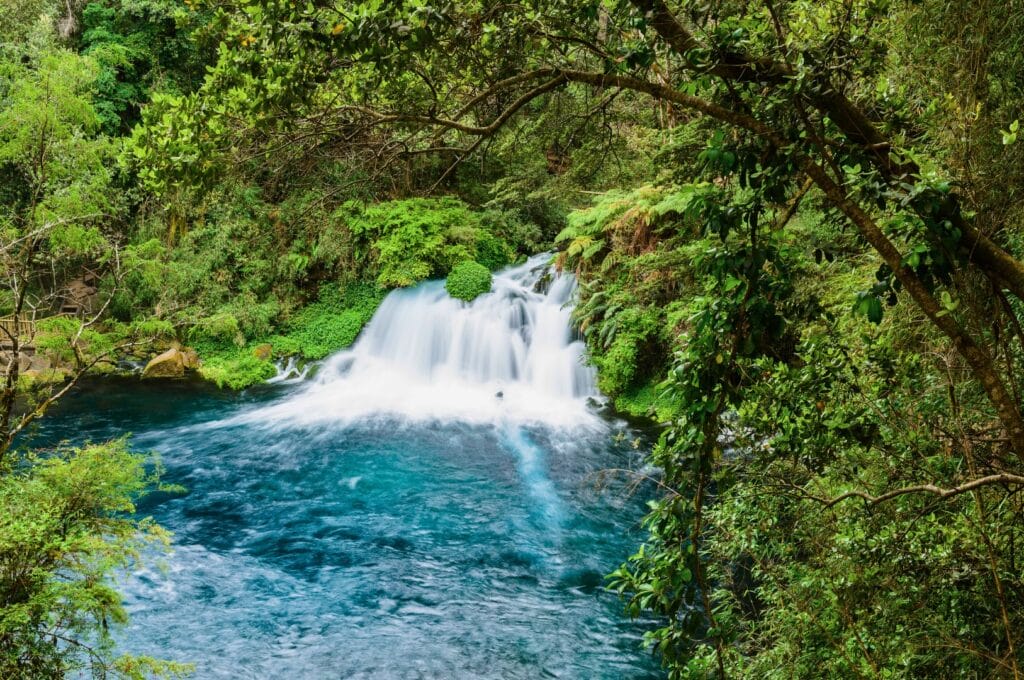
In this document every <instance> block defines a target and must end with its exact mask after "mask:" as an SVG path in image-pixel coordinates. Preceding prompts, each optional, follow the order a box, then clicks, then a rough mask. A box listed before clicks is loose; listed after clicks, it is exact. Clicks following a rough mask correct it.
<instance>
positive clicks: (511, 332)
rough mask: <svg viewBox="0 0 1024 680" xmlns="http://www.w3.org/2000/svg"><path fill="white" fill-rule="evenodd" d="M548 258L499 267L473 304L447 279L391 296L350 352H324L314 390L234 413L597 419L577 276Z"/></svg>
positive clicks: (297, 417)
mask: <svg viewBox="0 0 1024 680" xmlns="http://www.w3.org/2000/svg"><path fill="white" fill-rule="evenodd" d="M549 257H550V256H549V255H538V256H536V257H533V258H531V259H530V260H528V261H527V262H526V263H525V264H522V265H519V266H517V267H512V268H509V269H506V270H504V271H501V272H498V273H496V274H495V276H494V286H493V288H492V290H491V292H490V293H487V294H485V295H482V296H480V297H478V298H477V299H476V300H474V301H473V302H471V303H465V302H461V301H459V300H455V299H453V298H451V297H450V296H449V295H448V294H447V292H445V289H444V283H443V282H442V281H429V282H427V283H423V284H420V285H419V286H416V287H414V288H410V289H404V290H396V291H394V292H392V293H391V294H390V295H388V297H387V298H386V299H385V300H384V302H383V303H382V304H381V306H380V309H378V310H377V313H376V315H375V316H374V317H373V320H372V321H370V323H369V325H368V326H367V327H366V329H365V330H364V331H363V333H362V335H361V336H360V337H359V339H358V340H357V341H356V343H355V344H354V345H353V346H352V348H351V349H350V350H346V351H342V352H339V353H338V354H335V355H334V356H332V357H330V358H329V359H327V361H326V362H325V363H324V364H323V366H322V367H321V368H320V370H319V372H318V373H317V374H316V376H315V378H314V379H313V380H312V381H311V382H310V383H309V384H308V385H307V386H305V387H304V388H302V389H301V390H300V391H298V392H297V393H295V394H293V395H290V396H289V397H288V398H287V399H286V400H284V401H282V402H279V403H277V404H274V405H271V406H267V407H264V408H260V409H258V410H256V411H251V412H249V413H247V414H244V415H242V416H237V417H236V418H240V419H243V420H245V421H248V422H253V423H257V422H265V423H275V424H278V425H284V424H290V425H298V426H302V425H315V424H321V423H330V424H334V425H337V424H342V425H344V424H349V423H352V422H354V421H364V420H367V419H379V418H382V417H396V416H397V417H400V418H401V419H403V420H408V421H426V420H444V421H449V420H459V421H462V422H468V423H481V424H483V423H486V424H495V423H498V422H505V423H538V424H546V425H553V426H559V427H567V426H569V427H577V426H582V427H596V426H598V424H599V422H600V421H599V419H598V418H597V417H596V416H595V415H594V414H593V412H592V409H590V408H588V404H587V401H588V399H590V398H594V397H597V396H598V392H597V389H596V387H595V382H594V371H593V368H591V367H589V366H587V365H585V363H584V358H583V356H584V355H583V352H584V345H583V343H582V342H581V341H579V340H577V339H575V338H574V337H573V333H572V330H571V324H570V319H569V315H570V311H571V310H570V305H569V303H570V301H571V298H572V294H573V290H574V288H575V281H574V279H573V277H572V276H570V275H564V274H563V275H553V273H552V272H551V270H550V268H549V267H547V266H546V262H547V260H548V259H549ZM548 273H550V274H552V278H551V280H550V284H549V285H548V286H547V288H546V290H544V287H543V286H541V285H539V283H540V282H541V280H542V278H543V277H544V276H545V274H548ZM290 373H291V375H295V372H294V371H290ZM233 420H234V421H235V422H237V420H235V419H233Z"/></svg>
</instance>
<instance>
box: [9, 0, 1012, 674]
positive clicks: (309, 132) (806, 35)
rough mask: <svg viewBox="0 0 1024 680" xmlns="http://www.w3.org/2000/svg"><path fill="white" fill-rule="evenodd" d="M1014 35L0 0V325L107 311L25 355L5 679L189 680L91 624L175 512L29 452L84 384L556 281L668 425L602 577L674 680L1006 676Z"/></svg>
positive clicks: (611, 376)
mask: <svg viewBox="0 0 1024 680" xmlns="http://www.w3.org/2000/svg"><path fill="white" fill-rule="evenodd" d="M1022 34H1024V12H1022V10H1021V9H1020V7H1019V6H1018V5H1017V4H1016V3H1012V2H1004V3H995V2H968V1H966V0H916V1H910V0H826V1H818V0H814V1H812V0H778V1H775V2H771V1H768V0H763V1H756V2H729V1H726V2H717V3H696V2H688V1H682V2H669V3H666V2H663V1H662V0H631V1H622V2H619V1H610V2H532V1H531V2H526V3H521V4H495V3H475V2H474V3H457V4H441V5H431V4H425V3H422V2H412V3H406V2H394V3H344V4H337V3H329V2H310V3H291V2H284V1H277V0H228V1H225V2H216V3H215V2H188V3H185V4H180V3H177V2H174V1H172V0H93V1H92V2H85V3H74V2H72V3H64V2H50V1H49V0H16V1H13V2H7V3H4V4H3V6H0V256H2V258H3V260H4V268H5V272H6V278H7V282H8V285H7V286H6V290H5V291H4V292H3V294H2V295H0V316H2V315H6V314H15V315H18V314H25V313H33V314H36V315H37V316H41V317H42V316H50V315H51V313H52V312H53V311H55V310H56V309H58V308H59V307H60V306H61V303H62V301H64V302H66V301H67V300H69V299H71V298H73V297H74V295H73V294H72V287H71V285H70V284H71V283H72V282H74V281H75V280H84V279H85V278H86V272H90V273H91V274H92V275H94V276H95V277H96V281H97V284H96V291H95V292H94V293H93V294H92V295H93V299H92V302H91V303H90V306H89V309H88V312H87V313H79V314H78V315H77V316H75V315H72V316H66V317H58V318H56V319H54V320H51V321H49V322H46V323H44V324H41V325H39V330H38V331H36V332H37V333H38V336H39V337H38V338H35V339H34V344H35V345H36V346H37V348H38V349H39V351H40V352H41V353H43V354H46V355H47V356H49V357H50V358H51V359H52V361H51V364H52V368H50V369H48V371H44V370H37V369H36V368H32V367H31V366H30V367H29V368H28V369H27V371H26V370H19V361H18V354H19V343H20V342H21V339H20V338H19V337H17V333H15V334H13V337H10V338H7V340H8V344H9V345H12V347H11V348H9V351H8V354H7V355H6V356H8V357H11V356H13V360H10V361H9V362H8V363H9V367H8V370H7V372H6V374H5V384H4V391H3V394H2V398H0V466H2V467H0V504H4V505H5V508H6V507H7V506H9V507H10V508H12V509H11V510H10V511H7V510H6V509H5V512H4V513H3V514H2V515H0V517H4V518H12V519H9V520H8V519H5V520H3V521H4V522H5V523H3V524H0V598H4V599H3V600H2V604H3V614H2V617H0V674H4V673H7V674H14V675H17V674H18V673H19V672H24V673H30V672H34V671H30V670H29V669H42V668H45V669H47V670H46V671H45V672H46V673H49V674H57V675H59V674H61V673H67V672H71V671H73V670H75V669H77V668H81V667H83V665H87V666H88V665H91V666H92V667H93V668H94V669H102V668H106V669H109V670H110V671H111V672H115V673H120V674H122V675H125V676H129V677H133V676H139V675H145V674H147V673H150V672H165V673H173V672H177V670H179V669H176V668H175V667H170V666H161V665H160V662H156V661H152V660H122V661H118V660H116V659H117V657H116V655H115V653H114V651H113V650H112V649H110V647H109V640H108V639H107V638H106V637H105V636H106V632H105V631H106V624H105V623H103V624H102V625H101V622H104V621H107V620H108V619H110V620H112V621H113V622H117V621H118V620H119V619H120V612H119V609H118V607H117V598H116V595H114V594H113V593H112V592H111V591H110V590H109V589H108V588H106V586H103V585H100V583H101V581H102V578H103V577H105V576H106V575H107V574H109V573H110V571H111V570H113V569H115V568H118V567H121V566H123V565H124V564H125V563H127V562H128V561H130V560H131V559H133V558H134V551H135V550H136V548H137V545H138V542H139V541H142V540H145V539H146V538H150V539H151V538H156V539H157V540H159V539H160V534H159V532H157V531H156V530H155V528H154V527H152V526H151V525H149V524H147V523H145V522H143V523H141V524H140V523H132V522H130V521H128V520H124V519H122V518H123V516H124V515H123V512H124V511H125V510H126V509H128V508H129V507H130V506H129V504H130V502H131V499H132V498H135V497H136V496H137V495H138V494H139V493H141V492H142V491H143V490H144V488H146V487H147V486H152V484H155V483H156V482H155V481H154V480H153V479H151V478H150V477H147V476H146V474H145V473H144V471H143V470H142V468H141V467H140V463H139V462H138V460H137V459H135V458H132V457H131V456H130V454H128V453H127V451H126V449H125V448H124V445H123V444H113V445H107V446H105V447H99V448H87V449H83V450H82V451H79V452H66V451H65V452H59V453H57V454H49V453H48V454H46V455H43V454H38V455H35V454H31V453H30V452H29V448H28V445H29V441H30V440H27V439H25V437H24V433H26V432H28V428H29V426H30V425H31V423H32V421H33V420H35V419H36V418H37V417H39V416H40V415H41V414H42V413H43V411H45V408H46V406H48V405H49V404H50V403H51V402H52V400H53V399H55V398H56V397H59V396H60V394H62V393H63V391H64V390H66V389H67V388H68V386H69V385H70V384H72V383H69V382H67V380H69V379H70V380H71V381H73V380H75V379H77V377H78V376H80V375H82V374H84V373H86V372H92V371H96V370H109V369H110V367H111V366H112V365H113V364H114V363H115V361H116V359H118V358H121V357H123V356H138V357H143V358H146V357H149V356H151V355H152V354H154V353H155V352H156V351H157V350H159V349H164V348H166V347H169V346H171V344H172V343H178V344H180V345H183V346H186V345H187V346H190V347H194V348H195V349H196V350H197V351H198V354H199V357H200V360H201V362H202V364H201V366H200V368H199V373H200V374H201V375H202V376H203V377H205V378H207V379H210V380H213V381H215V382H217V383H218V384H221V385H226V386H229V387H234V388H241V387H244V386H247V385H250V384H253V383H255V382H258V381H260V380H263V379H265V378H267V377H269V376H270V375H273V372H274V367H273V364H272V361H273V360H274V359H275V358H279V357H282V356H288V355H299V356H302V357H305V358H306V359H318V358H321V357H323V356H325V355H326V354H328V353H329V352H331V351H333V350H335V349H337V348H340V347H343V346H345V345H347V344H349V343H351V342H352V341H353V340H354V338H355V337H356V335H357V334H358V332H359V330H360V329H361V328H362V326H363V325H364V324H365V323H366V321H367V320H368V319H369V317H370V316H371V315H372V313H373V311H374V309H375V308H376V305H377V304H378V303H379V302H380V300H381V299H382V296H383V292H384V291H385V290H386V289H387V288H391V287H397V286H408V285H411V284H414V283H416V282H418V281H420V280H423V279H425V278H441V277H445V276H447V277H448V289H449V291H450V292H451V294H452V295H453V296H455V297H459V298H462V299H472V298H473V297H475V295H477V294H479V293H480V292H483V291H486V290H489V288H490V274H489V272H490V271H491V270H494V269H496V268H499V267H501V266H503V265H505V264H508V263H510V262H513V261H515V260H516V259H518V258H520V257H522V256H523V255H526V254H529V253H533V252H540V251H543V250H545V249H548V248H553V249H557V251H558V252H557V256H556V262H557V264H558V266H560V267H562V268H564V269H567V270H570V271H573V272H575V273H576V274H577V276H578V278H579V280H580V283H581V285H580V299H579V304H578V306H577V308H576V311H575V318H576V321H577V323H578V325H579V329H580V331H581V332H582V333H583V334H584V337H585V339H586V342H587V346H588V348H589V354H590V360H591V361H592V362H593V363H594V365H595V366H596V367H597V369H598V372H599V381H600V386H601V389H602V390H603V391H604V392H605V394H607V395H608V396H609V397H611V398H612V399H613V400H614V403H615V405H616V406H617V407H618V408H619V409H620V410H622V411H626V412H629V413H632V414H634V415H637V416H649V417H651V418H653V419H654V420H655V421H656V422H658V423H660V424H661V425H662V430H663V434H662V437H661V440H660V442H659V443H658V445H657V447H656V448H655V449H654V451H653V452H652V454H651V456H650V460H649V462H650V463H651V467H649V468H645V470H644V471H640V472H637V473H636V474H637V479H638V480H640V481H644V482H645V483H650V484H651V485H652V490H653V491H654V492H655V493H657V494H658V497H657V500H655V501H653V502H652V503H651V505H650V513H649V515H648V516H647V520H646V525H645V526H646V529H647V532H648V537H647V540H646V541H645V543H644V545H643V546H642V548H641V549H639V550H638V552H637V553H636V554H635V555H633V556H632V557H629V558H628V559H627V560H626V561H625V563H624V564H623V566H622V567H621V568H620V569H618V570H617V571H615V573H614V574H612V575H611V577H610V581H609V583H610V585H611V587H612V588H613V589H615V590H617V591H618V592H619V593H621V594H622V595H623V597H624V600H625V604H626V607H627V610H628V611H629V612H630V613H631V614H633V615H635V616H641V615H644V616H648V617H653V618H652V620H656V621H658V624H657V625H655V626H652V629H651V631H650V633H649V634H648V636H647V641H648V643H649V644H650V645H652V646H653V647H654V648H655V649H656V651H657V652H658V653H659V654H660V656H661V658H662V660H663V662H664V665H665V668H666V670H667V672H668V674H669V675H670V676H671V677H676V678H685V677H695V678H696V677H708V676H712V677H750V678H763V677H807V678H815V677H907V678H918V677H943V678H944V677H1013V678H1019V677H1020V676H1021V674H1022V672H1024V651H1022V647H1024V573H1022V568H1021V564H1022V560H1024V554H1022V547H1021V546H1022V543H1024V536H1022V535H1021V534H1022V532H1024V518H1022V511H1024V505H1022V503H1024V499H1022V496H1021V489H1022V487H1024V466H1022V460H1024V415H1022V411H1021V395H1020V384H1021V380H1022V379H1024V375H1022V372H1021V366H1022V361H1024V331H1022V326H1021V317H1022V315H1024V307H1022V304H1024V264H1022V259H1021V258H1022V255H1024V253H1022V246H1024V244H1022V239H1021V220H1022V219H1024V210H1022V208H1021V205H1022V203H1021V195H1022V190H1024V162H1022V161H1024V158H1022V153H1024V146H1022V145H1021V144H1020V143H1018V134H1019V122H1018V119H1019V118H1020V117H1021V113H1020V112H1021V107H1022V105H1024V56H1022V54H1024V53H1022V52H1021V50H1020V46H1019V36H1020V35H1022ZM485 275H486V276H485ZM54 380H56V381H57V382H56V383H54V382H52V381H54ZM20 398H24V399H27V400H28V401H29V403H31V404H32V405H33V406H36V407H37V408H34V409H33V408H29V409H27V410H26V409H25V408H23V407H22V408H16V407H15V401H16V399H20ZM18 435H21V437H22V438H21V439H18V438H17V436H18ZM111 466H113V467H111ZM652 470H653V472H652ZM104 475H110V484H109V485H103V484H102V482H103V480H104ZM79 480H81V481H80V484H81V486H80V487H79V486H78V485H79ZM71 482H74V483H75V484H74V485H72V484H71ZM97 484H98V485H99V486H96V485H97ZM101 487H102V488H101ZM75 494H79V495H75ZM65 496H68V497H69V498H70V499H71V500H74V501H75V502H79V500H80V501H81V502H82V503H83V505H82V506H81V510H79V511H76V514H75V515H74V523H73V525H72V526H71V528H70V529H68V531H69V532H70V533H68V534H60V538H59V539H58V538H55V534H54V532H56V531H58V527H60V530H61V531H63V530H64V527H67V526H68V525H67V523H66V522H62V521H61V520H60V515H59V512H60V510H59V509H55V508H59V507H60V504H59V503H57V504H56V505H53V506H49V505H48V506H46V507H45V508H43V507H42V506H40V505H39V504H42V503H44V501H45V502H49V501H47V500H46V499H54V498H55V499H60V498H63V497H65ZM71 500H69V502H71ZM26 504H28V505H26ZM31 504H35V505H32V507H33V508H34V507H37V506H39V507H40V508H41V509H40V510H38V511H36V510H30V509H28V508H29V505H31ZM37 515H38V516H39V517H40V520H39V522H38V523H35V522H29V521H27V520H26V517H29V516H32V517H35V516H37ZM51 519H52V522H51V521H50V520H51ZM65 536H73V537H74V540H72V541H70V542H65V540H64V537H65ZM58 540H59V545H57V547H52V545H53V542H54V541H58ZM48 546H49V547H48ZM83 554H84V555H86V556H88V557H87V559H81V558H80V556H81V555H83ZM624 557H625V556H624ZM26 564H32V565H35V566H32V567H30V569H31V579H29V581H28V583H29V585H28V586H24V585H22V584H23V583H24V579H23V578H22V577H21V576H20V574H22V573H23V571H22V570H24V569H25V568H26V567H25V566H24V565H26ZM67 564H75V565H82V564H88V565H89V566H88V567H84V568H83V569H85V570H86V571H88V573H85V572H80V571H75V570H74V569H72V570H71V571H70V572H69V571H68V569H67V568H66V566H65V565H67ZM11 584H16V586H12V585H11ZM54 622H61V623H64V625H63V626H62V627H61V628H60V631H57V630H56V629H55V628H54V625H55V624H54ZM67 622H70V623H67ZM58 634H59V635H61V636H64V637H67V638H68V639H69V640H73V641H74V642H68V643H67V644H61V643H59V642H58V640H60V639H63V638H57V637H55V636H56V635H58ZM93 642H95V645H93ZM86 645H88V646H86ZM11 669H14V670H11Z"/></svg>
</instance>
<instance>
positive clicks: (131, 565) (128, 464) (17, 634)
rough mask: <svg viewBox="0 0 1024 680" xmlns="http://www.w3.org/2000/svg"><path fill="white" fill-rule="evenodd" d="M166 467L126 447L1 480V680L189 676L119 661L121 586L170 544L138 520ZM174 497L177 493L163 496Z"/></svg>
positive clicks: (116, 445) (143, 662)
mask: <svg viewBox="0 0 1024 680" xmlns="http://www.w3.org/2000/svg"><path fill="white" fill-rule="evenodd" d="M158 473H159V465H157V466H156V470H155V472H152V473H150V472H147V461H146V459H145V458H144V457H142V456H139V455H136V454H133V453H131V452H130V451H129V450H128V446H127V443H126V442H125V440H123V439H122V440H118V441H114V442H110V443H108V444H102V445H92V446H86V447H84V448H81V449H71V450H67V449H61V450H58V451H57V452H56V453H54V454H51V455H48V456H46V457H43V456H41V455H38V454H37V455H34V456H31V457H29V458H27V459H25V460H23V461H22V463H21V464H20V465H19V466H18V467H17V469H15V470H11V469H9V468H8V469H5V470H4V471H3V474H0V677H3V678H44V677H46V678H63V677H115V678H136V677H138V678H141V677H154V676H157V677H178V676H179V675H184V674H185V672H186V671H187V670H189V669H188V668H187V667H186V666H183V665H181V664H173V663H168V662H164V661H158V660H156V659H151V658H147V657H131V656H121V657H117V656H115V654H114V639H113V633H114V632H115V631H116V630H117V629H118V628H120V627H122V626H124V625H125V624H126V623H127V621H128V614H127V612H126V611H125V609H124V607H123V606H122V604H121V603H122V599H123V598H122V596H121V594H120V593H119V592H117V590H115V587H114V577H115V576H116V575H118V574H120V573H124V571H125V570H132V569H136V568H138V566H139V563H140V560H141V557H140V555H141V554H142V553H143V552H144V551H148V550H149V549H150V548H166V547H167V546H168V545H169V540H170V537H169V535H168V534H167V532H165V531H164V530H163V529H161V528H160V527H159V526H157V525H156V524H154V523H153V521H152V520H149V519H136V518H135V517H133V513H134V512H135V501H136V500H137V499H138V498H140V497H141V496H143V495H145V494H146V493H147V492H149V491H151V490H154V489H160V488H161V487H160V485H159V480H158ZM162 488H164V489H166V490H173V489H170V488H169V487H162Z"/></svg>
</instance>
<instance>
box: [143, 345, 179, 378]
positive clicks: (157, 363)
mask: <svg viewBox="0 0 1024 680" xmlns="http://www.w3.org/2000/svg"><path fill="white" fill-rule="evenodd" d="M184 375H185V357H184V355H183V354H182V352H181V350H179V349H175V348H174V347H172V348H171V349H169V350H167V351H166V352H164V353H163V354H159V355H157V356H155V357H153V358H152V359H150V361H149V363H148V364H146V367H145V368H144V369H142V377H143V378H181V377H182V376H184Z"/></svg>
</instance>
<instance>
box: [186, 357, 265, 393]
mask: <svg viewBox="0 0 1024 680" xmlns="http://www.w3.org/2000/svg"><path fill="white" fill-rule="evenodd" d="M201 357H202V362H203V363H202V365H201V366H200V367H199V375H200V376H202V377H203V379H205V380H209V381H210V382H213V383H215V384H216V385H217V387H228V388H230V389H233V390H240V389H244V388H246V387H249V386H250V385H255V384H256V383H260V382H263V381H264V380H266V379H267V378H272V377H273V376H274V374H275V373H276V372H277V369H275V368H274V364H273V363H272V362H271V361H270V360H265V359H258V358H257V357H255V356H253V355H252V351H251V350H250V349H248V348H245V347H234V348H232V349H230V350H229V349H226V348H225V349H221V350H220V351H214V352H203V353H201Z"/></svg>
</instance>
